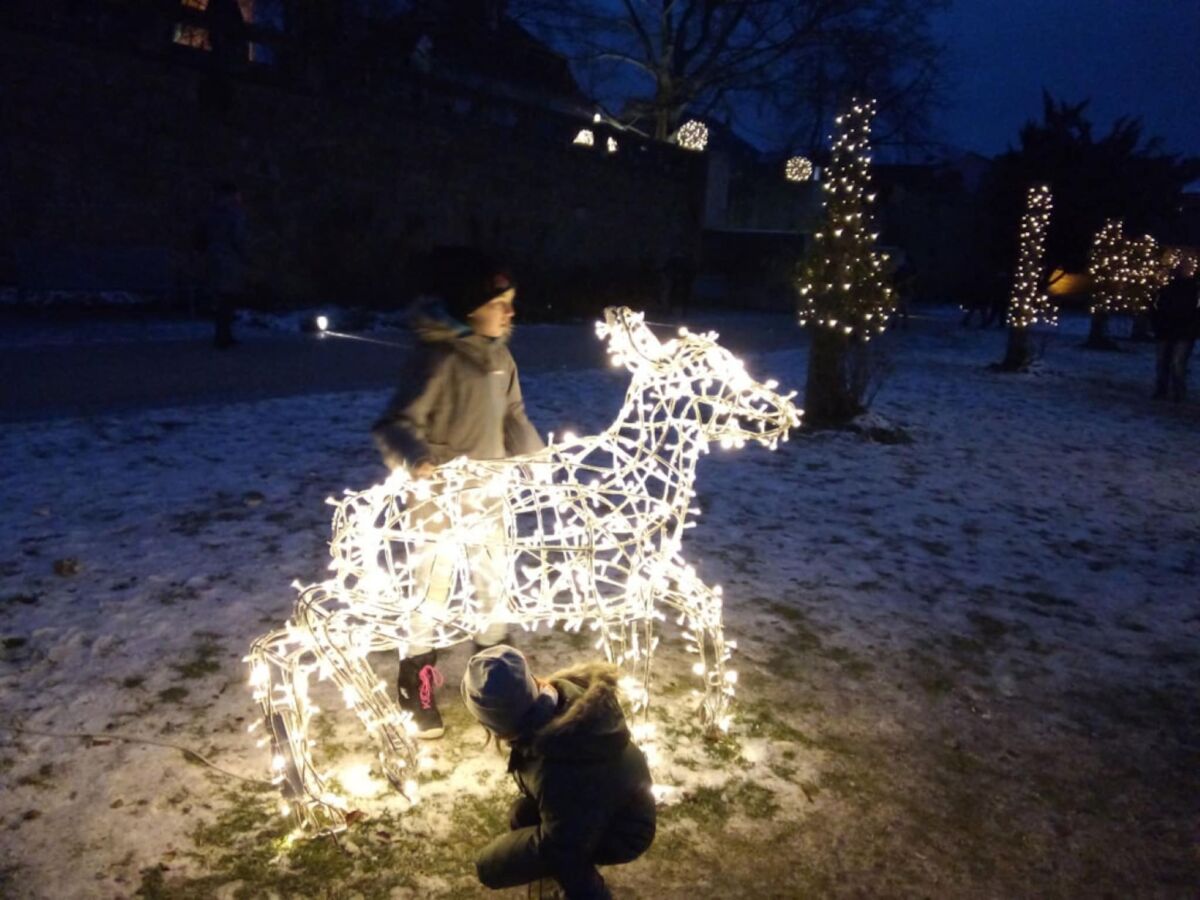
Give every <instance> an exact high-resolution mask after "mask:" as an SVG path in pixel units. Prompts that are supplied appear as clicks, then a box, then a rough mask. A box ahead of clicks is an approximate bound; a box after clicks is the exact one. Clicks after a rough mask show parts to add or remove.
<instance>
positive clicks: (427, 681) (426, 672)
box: [417, 666, 446, 709]
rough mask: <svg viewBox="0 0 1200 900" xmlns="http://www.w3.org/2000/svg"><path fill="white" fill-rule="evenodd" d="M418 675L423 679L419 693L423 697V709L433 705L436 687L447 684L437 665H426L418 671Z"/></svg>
mask: <svg viewBox="0 0 1200 900" xmlns="http://www.w3.org/2000/svg"><path fill="white" fill-rule="evenodd" d="M417 677H418V678H419V679H420V681H421V688H420V691H419V692H418V693H417V696H418V697H420V699H421V709H429V708H430V707H431V706H433V691H434V689H435V688H440V687H441V686H442V685H443V684H445V683H446V679H445V678H443V677H442V673H441V672H439V671H438V670H437V668H436V667H435V666H425V667H424V668H422V669H421V671H420V672H419V673H417Z"/></svg>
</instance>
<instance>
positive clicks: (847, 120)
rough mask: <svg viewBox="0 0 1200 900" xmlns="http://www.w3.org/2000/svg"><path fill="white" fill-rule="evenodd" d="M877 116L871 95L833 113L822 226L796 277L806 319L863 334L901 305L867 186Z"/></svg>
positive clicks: (875, 328) (872, 330)
mask: <svg viewBox="0 0 1200 900" xmlns="http://www.w3.org/2000/svg"><path fill="white" fill-rule="evenodd" d="M874 116H875V101H874V100H864V101H853V102H851V104H850V107H849V109H848V110H847V111H846V112H845V113H843V114H842V115H840V116H838V117H837V119H836V120H835V123H836V125H837V126H838V129H839V133H838V135H837V138H836V139H835V140H834V143H833V151H832V156H831V158H830V163H829V169H828V178H826V180H825V181H824V183H823V184H822V185H821V187H822V189H823V190H824V191H825V197H824V199H823V200H822V206H823V208H824V210H825V225H824V227H823V228H822V229H821V230H820V231H818V232H817V233H816V234H814V235H813V243H812V245H811V247H810V249H809V252H808V254H807V256H806V258H805V263H804V267H803V270H802V273H801V275H800V278H799V280H798V283H797V290H798V291H799V294H800V310H799V317H800V324H801V325H808V324H814V325H817V326H820V327H824V328H829V329H833V330H836V331H839V332H841V333H842V334H845V335H847V336H850V335H855V336H858V337H862V338H863V339H864V340H870V337H871V335H872V334H875V333H878V332H882V331H883V330H884V329H885V328H886V327H887V320H888V317H889V316H891V314H892V312H893V310H894V309H895V305H896V297H895V293H894V291H893V290H892V288H891V287H889V286H888V285H887V284H886V283H885V277H884V264H885V263H886V262H887V259H888V257H887V254H885V253H879V252H877V251H876V250H875V247H874V245H875V240H876V239H877V238H878V234H877V233H876V232H875V231H874V228H873V225H872V216H871V205H872V204H873V203H874V202H875V194H874V193H873V192H872V191H871V190H870V185H871V156H870V152H871V141H870V138H871V121H872V119H873V118H874ZM806 162H807V160H806ZM789 163H790V161H789ZM810 168H811V164H810Z"/></svg>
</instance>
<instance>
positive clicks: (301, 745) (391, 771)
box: [246, 308, 801, 828]
mask: <svg viewBox="0 0 1200 900" xmlns="http://www.w3.org/2000/svg"><path fill="white" fill-rule="evenodd" d="M596 331H597V335H598V336H599V337H600V338H602V339H606V340H607V350H608V353H609V355H610V356H611V358H612V361H613V363H614V364H615V365H623V366H624V367H626V368H627V369H628V370H629V372H630V373H631V375H632V380H631V383H630V386H629V389H628V391H627V393H626V395H625V402H624V404H623V406H622V407H621V411H620V413H619V414H618V416H617V419H616V421H615V422H613V424H612V425H611V426H610V427H609V428H608V429H607V430H605V431H603V432H601V433H600V434H596V435H592V436H588V437H579V438H573V437H572V438H567V437H564V438H563V439H562V440H561V441H559V442H555V441H554V440H553V436H551V441H550V444H549V446H548V447H547V448H546V449H545V450H543V451H541V452H539V453H537V454H534V455H531V456H524V457H518V458H515V459H511V460H495V461H477V460H467V459H465V458H461V459H457V460H453V461H451V462H449V463H447V464H445V465H443V466H439V467H438V468H437V470H436V471H435V473H434V474H433V476H431V477H430V478H427V479H420V480H418V479H414V478H412V477H411V476H410V475H409V474H408V473H407V472H406V471H405V470H403V469H399V470H397V471H395V472H393V473H392V474H391V476H389V477H388V479H387V480H386V481H384V482H383V483H381V484H378V485H376V486H374V487H372V488H369V489H367V490H365V491H346V493H345V496H344V497H343V498H342V499H340V500H333V499H331V500H330V501H329V502H330V503H332V504H333V506H334V507H335V510H334V515H333V539H332V542H331V545H330V547H331V553H332V556H333V561H332V562H331V564H330V569H331V570H332V577H330V578H329V579H327V580H325V581H323V582H320V583H318V584H313V585H309V586H307V587H301V588H300V596H299V599H298V600H297V602H296V607H295V611H294V613H293V615H292V618H291V619H290V620H289V621H288V622H286V623H285V624H284V626H283V627H282V628H279V629H277V630H275V631H272V632H269V633H268V634H265V635H263V636H262V637H260V638H259V639H258V640H256V641H255V642H254V644H253V645H252V647H251V650H250V654H249V656H248V657H247V658H246V659H247V662H249V664H250V687H251V689H252V691H253V694H254V699H255V701H256V702H257V703H258V704H259V705H260V707H261V709H262V712H263V724H264V725H265V726H266V727H265V729H264V733H265V735H266V736H267V737H266V738H264V742H265V743H266V744H269V745H270V754H271V757H272V759H273V767H272V771H273V777H274V780H275V781H276V783H277V784H278V785H279V786H280V788H281V790H282V793H283V801H284V805H285V807H286V808H287V809H288V810H289V814H291V815H295V816H296V817H297V818H298V820H299V822H300V824H301V825H302V826H306V827H317V828H328V827H334V828H336V827H340V825H341V824H342V823H343V822H344V819H345V815H346V811H347V804H346V801H345V799H344V798H342V797H340V796H337V795H335V794H334V793H332V792H331V791H330V790H329V789H328V788H327V783H328V778H327V776H326V775H325V774H322V773H319V772H318V771H317V770H316V768H315V767H314V764H313V760H312V756H311V753H310V747H309V745H310V736H309V731H310V728H309V725H310V723H311V721H312V718H313V717H314V716H316V715H317V714H318V712H319V711H318V710H317V709H316V707H315V706H314V705H313V704H312V702H311V701H310V700H309V681H310V679H311V678H312V677H313V676H314V675H315V676H316V677H317V678H318V679H319V680H320V679H330V680H332V681H333V683H334V684H335V686H336V687H337V688H338V690H339V691H340V693H341V696H342V699H343V701H344V703H345V705H346V706H347V707H349V708H351V709H353V710H354V712H355V713H356V714H357V715H358V717H359V719H360V720H361V722H362V724H363V726H364V727H365V728H366V730H367V732H368V733H370V734H371V735H372V736H373V737H374V738H375V740H376V741H377V743H378V746H379V759H380V763H381V766H382V771H383V772H384V774H385V775H386V777H387V778H388V780H389V781H390V782H391V784H392V785H393V786H394V787H396V788H397V789H399V790H400V791H401V792H402V793H403V794H404V795H405V796H406V797H408V798H409V800H410V802H415V800H416V794H415V785H416V781H415V779H416V777H417V773H418V772H419V770H420V769H421V768H422V767H423V766H427V765H428V763H426V762H423V760H424V759H425V757H424V755H423V751H421V750H420V749H419V748H418V745H417V742H416V741H415V740H414V737H413V735H414V733H415V726H414V724H413V722H412V718H411V716H410V714H409V713H407V712H404V711H402V710H400V708H399V707H398V706H397V705H396V702H395V701H394V700H393V699H392V698H391V697H390V695H389V691H388V688H387V685H386V684H385V683H384V682H382V681H380V680H379V679H378V677H377V676H376V675H375V674H374V672H373V670H372V669H371V667H370V665H369V664H368V662H367V657H368V654H370V653H374V652H378V651H384V650H389V651H393V652H398V653H399V655H400V656H401V657H404V656H407V655H408V653H409V650H410V648H413V647H422V648H423V647H447V646H450V645H453V644H457V643H459V642H461V641H464V640H466V639H468V638H470V637H471V636H472V635H473V634H477V633H479V632H482V631H485V630H487V628H488V626H489V625H493V624H496V622H495V621H494V619H502V620H503V621H504V622H505V623H515V624H519V625H520V626H522V627H523V628H526V629H530V630H536V629H537V628H538V626H539V625H547V626H552V625H554V624H559V625H561V626H562V627H563V628H564V629H565V630H567V631H574V632H578V631H580V630H581V629H582V628H583V627H584V626H585V625H586V626H587V627H589V628H590V629H591V630H592V631H594V632H596V646H597V648H598V649H602V650H603V651H604V653H605V655H606V656H607V658H608V659H609V660H610V661H612V662H614V663H616V664H617V665H619V666H621V667H622V669H623V671H624V672H626V673H627V674H626V675H625V676H624V677H623V678H622V682H621V683H622V687H623V689H624V692H625V695H626V697H627V698H628V699H629V700H630V702H631V705H632V707H633V711H634V712H635V713H638V712H641V713H643V719H644V713H645V710H646V708H647V705H648V703H649V699H650V662H651V657H652V656H653V653H654V650H655V648H656V647H657V645H658V636H657V634H656V630H657V625H658V623H659V622H661V621H663V620H665V619H666V617H667V614H668V612H670V613H671V614H672V615H673V616H674V617H675V619H676V621H677V622H678V624H679V625H681V626H682V629H683V636H684V639H685V641H686V642H687V650H688V651H689V652H691V653H692V654H694V655H695V659H696V662H695V665H694V666H693V671H694V672H695V673H696V675H697V676H699V677H700V678H701V679H702V683H703V691H702V692H697V694H698V696H699V702H698V708H697V711H698V714H699V716H700V718H701V721H702V723H704V724H706V725H708V726H710V727H715V728H721V729H724V728H728V726H729V715H728V705H729V702H730V700H731V698H732V697H733V695H734V689H735V684H736V681H737V675H736V673H735V672H734V671H732V670H731V669H730V668H729V667H728V662H729V659H730V654H731V652H732V650H733V649H734V642H732V641H727V640H725V638H724V635H723V613H722V606H723V599H722V592H721V588H720V587H719V586H709V585H707V584H705V583H704V582H703V581H701V580H700V578H699V577H698V576H697V574H696V571H695V569H694V568H693V567H692V566H691V565H689V564H688V563H687V561H686V560H685V559H684V557H683V556H682V553H681V547H682V539H683V533H684V531H685V530H686V529H687V528H690V527H692V526H693V525H694V524H695V523H694V521H693V520H694V518H695V516H697V515H699V513H700V510H699V509H697V508H696V507H695V497H696V492H695V490H694V488H693V485H694V482H695V477H696V468H697V463H698V460H699V457H700V455H701V454H702V453H706V452H708V450H709V447H710V445H711V444H713V443H718V444H720V445H721V446H722V447H729V448H740V447H742V446H744V445H745V444H746V443H747V442H749V441H757V442H758V443H761V444H763V445H766V446H768V447H770V448H771V449H775V448H776V447H777V446H778V443H779V441H781V440H784V441H786V440H787V435H788V431H789V430H790V429H791V428H793V427H796V426H798V425H799V423H800V416H801V411H799V410H797V409H796V407H795V406H794V405H793V404H792V398H793V397H794V396H795V392H792V393H790V394H787V395H781V394H779V393H778V392H777V391H776V388H777V385H776V384H775V383H774V382H773V381H768V382H765V383H761V384H760V383H758V382H756V381H754V380H753V379H752V378H751V377H750V375H749V374H748V373H747V371H746V368H745V365H744V364H743V363H742V361H741V360H739V359H737V358H736V357H734V356H733V355H732V354H731V353H729V352H728V351H727V350H725V349H723V348H722V347H721V346H720V345H718V344H717V335H716V334H715V333H708V334H694V333H691V332H688V331H687V330H686V329H681V330H680V334H679V335H678V336H677V337H675V338H672V339H670V340H668V341H666V342H660V341H659V340H658V338H656V337H655V336H654V335H653V334H652V333H651V332H650V330H649V328H647V327H646V324H645V320H644V317H643V315H642V314H640V313H634V312H632V311H630V310H628V309H625V308H619V309H609V310H606V312H605V320H604V321H603V322H600V323H597V327H596ZM485 551H486V552H488V553H489V554H493V558H494V555H495V554H499V555H500V556H501V558H502V559H503V560H504V565H503V566H502V571H503V573H504V575H503V577H504V584H503V589H504V595H505V597H506V603H505V608H504V610H503V611H502V612H501V613H499V614H496V616H495V617H493V616H492V615H491V614H489V613H488V611H487V609H486V608H485V604H484V603H483V602H482V601H483V598H479V597H477V596H476V592H475V587H474V582H473V580H472V577H471V571H470V569H471V560H472V559H473V558H474V559H478V558H480V554H481V553H482V552H485ZM298 587H299V586H298ZM254 728H255V726H251V730H254ZM360 780H361V779H360ZM343 783H344V782H343Z"/></svg>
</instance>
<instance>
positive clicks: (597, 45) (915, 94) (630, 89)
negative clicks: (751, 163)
mask: <svg viewBox="0 0 1200 900" xmlns="http://www.w3.org/2000/svg"><path fill="white" fill-rule="evenodd" d="M944 5H945V0H513V2H511V4H510V12H511V14H512V15H513V16H514V17H516V18H517V19H518V21H520V22H522V23H523V24H524V25H526V27H528V28H530V30H532V31H534V32H535V33H538V34H539V35H541V36H542V37H543V38H545V39H546V40H548V41H549V42H551V43H552V44H553V45H555V46H556V47H557V48H558V49H559V50H560V51H562V52H563V53H565V54H566V55H567V56H568V57H569V58H570V59H571V60H572V61H573V63H574V64H575V69H576V73H577V76H578V77H579V78H580V80H581V82H582V83H583V85H584V87H585V88H586V89H587V90H589V91H590V92H592V93H593V95H595V96H599V97H602V98H607V99H609V100H611V101H612V102H613V104H614V106H616V107H617V108H616V109H615V110H614V111H615V112H616V113H617V114H618V115H619V117H620V118H621V119H622V120H623V121H624V122H625V123H626V124H628V125H631V126H635V127H638V128H640V129H641V130H643V131H645V132H647V133H649V134H650V135H652V136H653V137H655V138H657V139H659V140H666V139H668V138H669V137H670V136H671V135H672V134H673V133H674V132H675V130H676V129H677V128H678V126H679V124H680V123H681V122H682V121H683V120H684V119H685V118H687V117H690V116H697V117H701V118H704V117H709V116H718V117H720V118H722V119H724V120H725V121H727V122H729V123H730V124H733V125H734V126H735V127H738V128H739V130H741V131H743V132H744V133H754V132H756V131H760V130H761V131H763V132H765V133H768V134H769V135H770V136H771V138H773V140H771V141H769V142H771V143H777V144H780V145H791V146H806V147H814V146H817V145H818V144H819V143H820V142H821V141H822V140H823V139H824V137H825V135H826V133H827V131H828V129H829V126H830V124H831V122H832V119H833V114H834V111H835V109H836V108H837V107H838V104H839V102H840V100H841V99H843V98H844V97H845V96H847V95H850V94H857V95H859V96H874V97H877V98H879V104H880V105H879V114H880V117H881V126H880V128H881V131H880V133H881V134H882V136H883V140H884V141H885V142H888V141H890V140H893V139H895V140H900V139H903V140H912V139H914V138H916V137H918V136H919V135H920V134H922V133H923V130H924V128H925V126H926V125H927V120H926V118H925V114H926V112H927V111H928V109H929V106H930V103H931V102H932V101H933V99H934V96H935V91H936V87H937V84H938V60H939V57H940V47H939V46H938V44H937V42H936V41H935V40H934V39H933V37H932V36H931V34H930V28H929V19H930V16H931V14H932V13H933V12H934V11H935V10H937V9H939V8H941V7H942V6H944Z"/></svg>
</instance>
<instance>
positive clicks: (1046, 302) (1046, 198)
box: [1000, 184, 1058, 372]
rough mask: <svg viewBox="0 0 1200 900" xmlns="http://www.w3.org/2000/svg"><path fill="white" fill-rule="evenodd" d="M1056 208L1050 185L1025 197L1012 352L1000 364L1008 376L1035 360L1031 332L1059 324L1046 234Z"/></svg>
mask: <svg viewBox="0 0 1200 900" xmlns="http://www.w3.org/2000/svg"><path fill="white" fill-rule="evenodd" d="M1053 207H1054V201H1053V197H1052V196H1051V194H1050V186H1049V185H1047V184H1035V185H1033V186H1032V187H1031V188H1029V190H1028V192H1027V193H1026V195H1025V215H1023V216H1022V217H1021V235H1020V248H1021V249H1020V251H1019V255H1018V257H1017V271H1016V274H1015V276H1014V277H1013V288H1012V296H1011V299H1010V300H1009V306H1008V350H1007V352H1006V353H1005V355H1004V361H1003V362H1001V363H1000V368H1001V369H1002V370H1004V371H1006V372H1017V371H1020V370H1022V369H1024V368H1026V367H1027V366H1028V365H1029V363H1030V361H1031V360H1032V358H1033V354H1032V351H1031V348H1030V344H1029V329H1030V328H1032V327H1033V326H1034V325H1036V324H1037V323H1038V322H1048V323H1050V324H1051V325H1057V324H1058V312H1057V310H1056V309H1055V308H1054V305H1053V304H1052V303H1051V302H1050V297H1049V295H1048V294H1047V293H1046V280H1045V272H1044V260H1045V256H1046V231H1047V230H1048V229H1049V227H1050V211H1051V209H1053Z"/></svg>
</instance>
